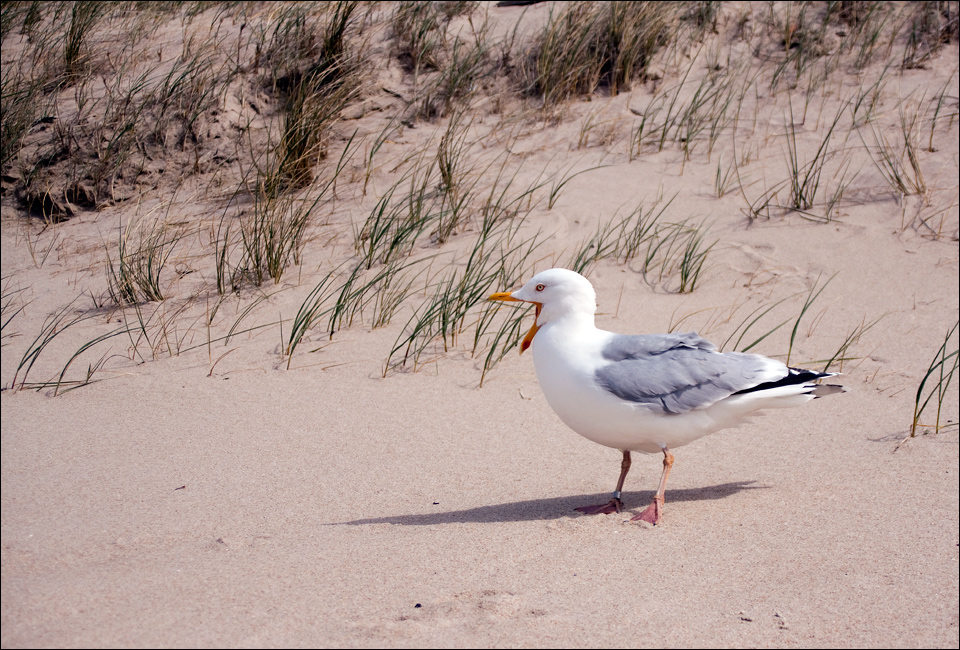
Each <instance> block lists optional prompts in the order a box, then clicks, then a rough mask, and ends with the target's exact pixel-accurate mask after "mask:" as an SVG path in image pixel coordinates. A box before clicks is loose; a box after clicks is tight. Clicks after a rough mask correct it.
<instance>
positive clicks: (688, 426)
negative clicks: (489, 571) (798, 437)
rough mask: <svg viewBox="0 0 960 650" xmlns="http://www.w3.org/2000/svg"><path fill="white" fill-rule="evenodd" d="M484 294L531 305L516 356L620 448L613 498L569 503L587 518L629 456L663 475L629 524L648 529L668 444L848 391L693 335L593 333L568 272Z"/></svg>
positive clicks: (575, 276)
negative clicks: (652, 456)
mask: <svg viewBox="0 0 960 650" xmlns="http://www.w3.org/2000/svg"><path fill="white" fill-rule="evenodd" d="M490 300H504V301H511V302H512V301H522V302H530V303H533V304H534V305H536V312H537V317H536V321H535V322H534V325H533V327H532V328H531V329H530V331H529V332H528V333H527V335H526V336H525V337H524V339H523V342H522V343H521V346H520V353H521V354H523V352H524V350H526V349H527V348H528V347H531V346H532V347H533V363H534V366H535V367H536V370H537V379H538V381H539V382H540V388H541V389H542V390H543V395H544V397H546V398H547V402H548V403H549V404H550V406H551V407H553V410H554V411H556V413H557V415H559V416H560V419H561V420H563V422H564V423H565V424H566V425H567V426H569V427H570V428H571V429H573V430H574V431H576V432H577V433H579V434H580V435H581V436H583V437H584V438H587V439H588V440H592V441H593V442H596V443H599V444H601V445H604V446H607V447H612V448H614V449H619V450H620V451H622V452H623V462H622V463H621V466H620V467H621V469H620V479H619V480H618V481H617V489H616V490H615V491H614V493H613V498H612V499H611V500H610V501H609V502H608V503H605V504H601V505H595V506H585V507H581V508H577V510H579V511H580V512H583V513H586V514H600V513H604V514H609V513H613V512H620V511H621V509H622V508H623V502H622V501H621V500H620V496H621V490H622V489H623V481H624V479H625V478H626V476H627V472H628V471H629V470H630V452H632V451H636V452H644V453H657V452H662V453H663V474H662V475H661V478H660V487H659V488H658V489H657V493H656V495H655V496H654V497H653V503H651V504H650V506H648V507H647V508H646V509H645V510H644V511H643V512H641V513H640V514H638V515H636V516H635V517H633V519H632V520H631V521H646V522H649V523H651V524H654V525H656V524H658V523H659V522H660V519H661V516H662V511H663V492H664V489H665V488H666V485H667V477H668V476H669V475H670V468H671V467H672V466H673V454H671V453H670V450H671V449H674V448H676V447H680V446H682V445H685V444H688V443H690V442H693V441H694V440H696V439H698V438H701V437H703V436H705V435H708V434H710V433H714V432H715V431H720V430H721V429H726V428H729V427H734V426H738V425H740V424H742V423H744V422H745V421H746V420H747V418H748V417H749V416H751V415H753V414H755V413H756V412H757V411H759V410H761V409H767V408H785V407H790V406H798V405H800V404H803V403H804V402H807V401H809V400H811V399H815V398H817V397H824V396H826V395H832V394H833V393H840V392H844V391H846V390H847V389H846V388H844V387H843V386H837V385H822V384H818V383H817V381H818V380H819V379H821V378H823V377H832V376H834V375H836V374H837V373H824V372H815V371H812V370H802V369H799V368H788V367H787V366H786V365H784V364H782V363H780V362H779V361H775V360H773V359H768V358H767V357H762V356H760V355H756V354H743V353H740V352H719V351H718V350H717V346H715V345H714V344H713V343H711V342H709V341H707V340H706V339H703V338H701V337H700V336H699V335H698V334H696V333H695V332H688V333H686V334H648V335H635V336H631V335H626V334H615V333H613V332H607V331H605V330H601V329H597V327H596V325H595V324H594V314H595V313H596V311H597V296H596V293H595V292H594V290H593V285H591V284H590V282H589V280H587V279H586V278H585V277H583V276H582V275H580V274H579V273H575V272H574V271H569V270H567V269H550V270H549V271H543V272H541V273H538V274H537V275H535V276H533V278H532V279H531V280H530V281H529V282H527V283H526V284H525V285H523V287H522V288H520V289H518V290H517V291H513V292H509V291H507V292H502V293H495V294H493V295H492V296H490Z"/></svg>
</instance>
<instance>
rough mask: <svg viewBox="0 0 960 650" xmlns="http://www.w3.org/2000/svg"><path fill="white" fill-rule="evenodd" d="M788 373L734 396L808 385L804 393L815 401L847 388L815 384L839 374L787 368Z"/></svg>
mask: <svg viewBox="0 0 960 650" xmlns="http://www.w3.org/2000/svg"><path fill="white" fill-rule="evenodd" d="M787 370H788V371H789V372H788V373H787V375H786V376H785V377H782V378H781V379H778V380H776V381H768V382H764V383H762V384H757V385H756V386H751V387H750V388H745V389H743V390H740V391H737V392H736V393H734V394H735V395H743V394H746V393H756V392H759V391H763V390H770V389H771V388H781V387H784V386H796V385H799V384H807V383H809V384H810V390H809V391H805V392H807V394H809V395H813V397H814V398H815V399H816V398H817V397H826V396H827V395H833V394H834V393H845V392H847V391H848V390H850V389H849V388H846V387H844V386H841V385H839V384H816V383H813V382H816V381H818V380H820V379H823V378H824V377H836V376H837V375H839V374H840V373H839V372H817V371H816V370H806V369H804V368H787Z"/></svg>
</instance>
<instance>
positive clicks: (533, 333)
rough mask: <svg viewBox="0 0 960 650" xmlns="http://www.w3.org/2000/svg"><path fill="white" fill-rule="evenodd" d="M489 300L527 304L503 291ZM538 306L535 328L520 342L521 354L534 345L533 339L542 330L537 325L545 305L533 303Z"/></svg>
mask: <svg viewBox="0 0 960 650" xmlns="http://www.w3.org/2000/svg"><path fill="white" fill-rule="evenodd" d="M487 300H502V301H503V302H525V301H523V300H520V299H519V298H514V297H513V296H512V295H511V292H509V291H501V292H500V293H495V294H493V295H492V296H490V297H489V298H487ZM533 304H534V305H536V306H537V317H536V318H534V319H533V327H531V328H530V331H529V332H527V335H526V336H524V337H523V341H521V342H520V354H523V353H524V351H526V349H527V348H529V347H530V344H531V343H533V337H534V336H536V335H537V330H539V329H540V326H539V325H537V318H540V309H541V308H542V307H543V305H542V304H541V303H539V302H535V303H533Z"/></svg>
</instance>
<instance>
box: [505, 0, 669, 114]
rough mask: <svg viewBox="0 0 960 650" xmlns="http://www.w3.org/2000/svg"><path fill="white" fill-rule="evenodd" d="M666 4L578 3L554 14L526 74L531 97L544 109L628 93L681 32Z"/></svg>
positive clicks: (525, 80) (534, 50)
mask: <svg viewBox="0 0 960 650" xmlns="http://www.w3.org/2000/svg"><path fill="white" fill-rule="evenodd" d="M678 18H679V12H678V11H676V10H675V8H674V7H673V6H671V3H665V2H607V3H592V2H573V3H570V5H568V6H567V7H566V8H564V9H563V10H560V11H557V12H555V13H554V12H551V14H550V17H549V19H548V21H547V24H546V25H545V26H544V28H543V31H542V32H541V33H540V34H539V35H538V36H537V38H536V42H535V45H534V47H533V50H532V53H531V56H530V58H529V61H528V63H527V65H526V67H525V69H524V71H523V74H524V75H525V79H524V85H525V87H526V92H527V93H528V94H530V95H533V96H536V97H539V98H541V99H542V101H543V106H544V107H545V108H549V107H554V106H556V105H557V104H558V103H559V102H561V101H563V100H565V99H568V98H570V97H573V96H576V95H580V94H589V93H592V92H594V91H595V90H596V89H597V88H598V87H600V86H601V85H602V86H604V87H606V88H608V89H609V92H610V94H611V95H616V94H617V93H619V92H622V91H624V90H629V89H630V86H631V84H632V83H633V81H635V80H636V79H638V78H640V77H641V76H642V75H643V74H644V73H645V72H646V69H647V66H648V65H649V64H650V62H651V60H652V59H653V57H654V55H655V54H656V53H657V51H658V50H659V49H660V48H662V47H663V46H664V45H665V44H666V43H668V42H669V41H670V38H671V35H672V34H673V33H674V32H675V30H676V25H677V20H678Z"/></svg>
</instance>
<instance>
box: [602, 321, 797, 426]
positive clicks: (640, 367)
mask: <svg viewBox="0 0 960 650" xmlns="http://www.w3.org/2000/svg"><path fill="white" fill-rule="evenodd" d="M667 336H676V337H677V339H676V340H673V341H672V343H671V341H668V340H665V338H664V337H660V336H656V337H645V336H641V337H615V338H614V339H613V340H612V341H611V342H610V344H609V345H608V346H607V349H605V350H604V352H603V356H604V357H605V358H607V359H609V360H610V361H611V363H609V364H607V365H605V366H602V367H601V368H599V369H598V370H597V371H596V379H597V382H598V383H599V384H600V385H601V386H602V387H603V388H605V389H606V390H608V391H610V392H611V393H613V394H614V395H616V396H617V397H619V398H621V399H624V400H627V401H630V402H636V403H638V404H641V405H644V406H647V407H649V408H651V409H653V410H655V411H658V412H661V413H674V414H675V413H686V412H687V411H692V410H695V409H698V408H704V407H707V406H709V405H711V404H713V403H715V402H717V401H719V400H721V399H724V398H725V397H729V396H730V395H732V394H733V393H736V392H737V391H740V390H744V389H748V388H751V387H753V386H756V385H758V384H760V383H762V382H764V381H769V380H770V379H771V370H772V369H773V368H772V366H773V367H776V366H779V365H780V364H778V363H777V362H773V361H772V360H770V359H765V358H764V357H760V356H757V355H752V354H739V353H726V354H723V353H720V352H717V351H716V346H714V345H713V344H712V343H710V342H709V341H705V340H704V339H701V338H700V337H699V336H697V335H695V334H693V335H689V334H682V335H667ZM622 339H650V340H645V341H644V340H632V341H631V340H622ZM704 344H706V345H704ZM627 350H632V353H631V354H629V355H627V354H625V352H626V351H627ZM786 372H787V370H786V366H784V367H783V374H786Z"/></svg>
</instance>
